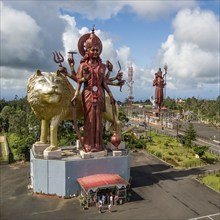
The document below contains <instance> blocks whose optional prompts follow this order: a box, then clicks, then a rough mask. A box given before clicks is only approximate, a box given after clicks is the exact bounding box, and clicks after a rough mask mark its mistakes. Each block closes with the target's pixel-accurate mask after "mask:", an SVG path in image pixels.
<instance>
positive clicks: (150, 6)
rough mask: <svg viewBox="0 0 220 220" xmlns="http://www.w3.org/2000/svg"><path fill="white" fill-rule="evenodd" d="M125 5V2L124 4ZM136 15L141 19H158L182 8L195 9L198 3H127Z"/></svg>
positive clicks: (192, 0)
mask: <svg viewBox="0 0 220 220" xmlns="http://www.w3.org/2000/svg"><path fill="white" fill-rule="evenodd" d="M124 3H125V2H124ZM126 4H128V5H129V6H130V7H131V10H133V11H134V12H135V13H136V14H138V15H140V16H141V17H146V18H150V19H158V18H161V17H164V16H167V15H169V14H171V13H172V12H176V11H178V10H180V9H181V8H184V7H187V8H191V7H195V6H196V5H197V3H196V1H194V0H191V1H172V0H171V1H169V0H167V1H166V2H164V0H157V1H126Z"/></svg>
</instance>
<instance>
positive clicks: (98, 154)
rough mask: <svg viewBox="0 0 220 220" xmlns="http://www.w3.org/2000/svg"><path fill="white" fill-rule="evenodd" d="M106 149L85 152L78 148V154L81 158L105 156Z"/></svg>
mask: <svg viewBox="0 0 220 220" xmlns="http://www.w3.org/2000/svg"><path fill="white" fill-rule="evenodd" d="M107 153H108V152H107V150H103V151H99V152H87V153H86V152H85V151H83V150H80V156H81V157H82V159H88V158H100V157H105V156H107Z"/></svg>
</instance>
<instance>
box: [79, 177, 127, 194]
mask: <svg viewBox="0 0 220 220" xmlns="http://www.w3.org/2000/svg"><path fill="white" fill-rule="evenodd" d="M77 181H78V182H79V184H80V186H81V187H82V188H83V189H84V190H85V191H86V192H88V191H89V190H91V189H92V190H93V191H96V190H97V188H104V187H111V186H118V188H121V187H122V186H124V187H126V186H127V185H129V183H128V182H127V181H126V180H125V179H123V178H122V177H120V176H119V175H117V174H96V175H91V176H86V177H82V178H78V179H77Z"/></svg>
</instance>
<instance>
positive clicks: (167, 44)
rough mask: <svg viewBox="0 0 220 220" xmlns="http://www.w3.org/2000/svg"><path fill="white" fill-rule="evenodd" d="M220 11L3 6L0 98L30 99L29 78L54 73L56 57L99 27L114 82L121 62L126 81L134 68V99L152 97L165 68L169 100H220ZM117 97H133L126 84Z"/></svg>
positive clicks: (177, 4)
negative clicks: (159, 72) (156, 76)
mask: <svg viewBox="0 0 220 220" xmlns="http://www.w3.org/2000/svg"><path fill="white" fill-rule="evenodd" d="M219 8H220V1H219V0H213V1H212V0H209V1H208V0H203V1H201V0H200V1H199V0H178V1H174V0H173V1H169V0H166V1H163V0H158V1H157V0H145V1H139V0H136V1H132V0H128V1H126V0H123V1H120V0H119V1H116V0H115V1H114V0H112V1H108V0H102V1H96V0H94V1H84V0H81V1H80V0H78V1H77V0H75V1H65V0H64V1H53V0H50V1H40V0H38V1H34V0H32V1H22V0H20V1H1V2H0V14H1V15H0V16H1V18H0V22H1V25H0V29H1V35H0V38H1V47H0V50H1V55H0V61H1V62H0V65H1V67H0V68H1V69H0V86H1V89H0V98H1V99H6V100H10V99H14V98H15V96H18V98H22V97H25V96H26V85H27V80H28V78H29V77H30V75H31V74H33V73H34V72H35V71H36V70H37V69H40V70H41V71H56V70H57V64H56V63H54V61H53V57H52V52H53V51H55V50H57V51H61V53H62V54H63V55H64V56H65V58H66V57H67V52H68V51H70V50H75V51H77V50H78V48H77V43H78V39H79V37H80V36H81V35H83V34H85V33H88V32H89V31H90V30H91V28H92V26H93V25H95V29H96V34H97V35H98V36H99V37H100V39H101V40H102V43H103V52H102V54H101V58H102V60H103V62H105V61H106V60H110V61H111V62H112V63H113V64H114V69H113V74H112V75H114V74H116V73H117V71H118V68H119V67H118V64H117V62H118V61H120V63H121V66H122V71H123V72H124V79H125V80H126V79H127V70H128V67H129V66H132V67H133V69H134V76H133V80H134V84H133V96H134V99H135V100H143V101H144V100H146V99H149V97H150V96H151V95H154V87H153V86H152V81H153V78H154V73H155V72H156V71H157V69H158V68H159V67H161V68H162V69H163V67H164V64H165V63H166V64H167V65H168V74H167V77H166V82H167V87H166V95H167V96H169V97H171V98H188V97H192V96H194V97H196V98H205V99H216V98H217V97H218V96H219V94H220V83H219V79H220V75H219V70H220V54H219V53H220V52H219V51H220V36H219V35H220V28H219V27H220V24H219ZM80 58H81V56H80V54H79V53H78V54H77V55H75V60H76V66H75V69H77V67H78V63H79V60H80ZM63 65H64V66H68V65H67V63H64V64H63ZM73 85H74V86H75V84H74V83H73ZM112 90H113V94H114V96H115V97H116V99H117V100H121V101H124V100H125V99H126V97H127V96H128V87H127V85H125V86H124V87H123V88H122V92H119V88H112Z"/></svg>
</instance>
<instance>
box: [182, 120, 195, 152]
mask: <svg viewBox="0 0 220 220" xmlns="http://www.w3.org/2000/svg"><path fill="white" fill-rule="evenodd" d="M184 138H185V145H186V146H187V147H188V148H191V147H192V141H194V140H196V131H195V129H194V126H193V124H192V123H190V124H189V127H188V128H187V129H186V130H185V135H184Z"/></svg>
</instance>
